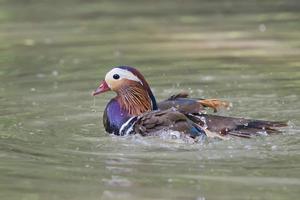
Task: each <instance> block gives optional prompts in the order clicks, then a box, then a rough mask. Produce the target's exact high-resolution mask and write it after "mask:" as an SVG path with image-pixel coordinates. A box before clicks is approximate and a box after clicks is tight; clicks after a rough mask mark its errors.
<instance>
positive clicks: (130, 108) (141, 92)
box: [117, 82, 152, 116]
mask: <svg viewBox="0 0 300 200" xmlns="http://www.w3.org/2000/svg"><path fill="white" fill-rule="evenodd" d="M124 85H125V86H124V87H122V88H120V90H119V91H118V96H117V100H118V102H119V104H120V105H121V108H122V109H124V110H126V111H127V112H128V114H129V115H131V116H137V115H140V114H142V113H144V112H147V111H150V110H152V105H151V99H150V97H149V95H148V92H147V91H146V90H145V89H144V88H143V87H142V86H141V85H140V84H137V83H134V82H131V83H128V84H124Z"/></svg>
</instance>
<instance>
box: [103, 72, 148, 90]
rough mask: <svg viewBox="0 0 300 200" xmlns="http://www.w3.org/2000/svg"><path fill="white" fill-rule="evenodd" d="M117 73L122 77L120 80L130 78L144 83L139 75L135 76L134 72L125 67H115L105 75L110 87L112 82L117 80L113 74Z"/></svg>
mask: <svg viewBox="0 0 300 200" xmlns="http://www.w3.org/2000/svg"><path fill="white" fill-rule="evenodd" d="M115 74H118V75H119V76H120V78H119V79H118V80H121V79H128V80H132V81H136V82H139V83H141V84H143V83H142V81H141V80H140V79H139V78H138V77H137V76H135V75H134V74H133V73H132V72H130V71H127V70H125V69H120V68H114V69H112V70H110V71H109V72H108V73H107V74H106V76H105V81H106V82H107V84H108V86H109V87H111V85H110V82H111V81H113V80H115V79H114V78H113V76H114V75H115Z"/></svg>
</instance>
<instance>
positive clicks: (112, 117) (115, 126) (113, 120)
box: [103, 99, 131, 135]
mask: <svg viewBox="0 0 300 200" xmlns="http://www.w3.org/2000/svg"><path fill="white" fill-rule="evenodd" d="M130 117H131V116H130V115H129V114H128V112H126V111H125V110H124V109H122V108H121V106H120V104H119V102H118V101H117V100H116V99H112V100H111V101H110V102H109V103H108V104H107V106H106V108H105V111H104V115H103V124H104V127H105V130H106V131H107V132H108V133H111V134H115V135H119V130H120V128H121V126H122V125H123V124H124V123H125V122H126V121H127V120H128V119H129V118H130Z"/></svg>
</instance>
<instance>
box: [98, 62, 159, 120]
mask: <svg viewBox="0 0 300 200" xmlns="http://www.w3.org/2000/svg"><path fill="white" fill-rule="evenodd" d="M107 91H114V92H116V93H117V96H116V97H115V100H117V102H118V103H119V104H120V106H121V108H122V109H123V110H126V111H127V112H128V114H129V115H131V116H137V115H140V114H142V113H144V112H146V111H150V110H157V103H156V100H155V97H154V95H153V93H152V91H151V89H150V87H149V84H148V83H147V82H146V80H145V78H144V76H143V75H142V74H141V73H140V72H139V71H138V70H137V69H135V68H133V67H128V66H119V67H115V68H113V69H112V70H110V71H109V72H108V73H107V74H106V75H105V79H104V80H103V81H101V83H100V85H99V87H98V88H97V89H96V90H95V91H94V92H93V94H92V95H93V96H96V95H98V94H102V93H104V92H107Z"/></svg>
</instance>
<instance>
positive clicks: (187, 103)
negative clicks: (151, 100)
mask: <svg viewBox="0 0 300 200" xmlns="http://www.w3.org/2000/svg"><path fill="white" fill-rule="evenodd" d="M229 106H230V103H229V102H227V101H222V100H219V99H200V98H198V99H197V98H189V97H188V94H187V93H184V92H182V93H179V94H176V95H172V96H171V97H169V98H168V99H166V100H164V101H162V102H159V103H158V108H159V109H160V110H167V109H170V108H176V109H177V110H178V111H180V112H182V113H185V114H188V113H199V112H203V111H204V110H205V108H206V107H208V108H212V109H213V110H214V112H217V110H218V109H221V108H228V107H229Z"/></svg>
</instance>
